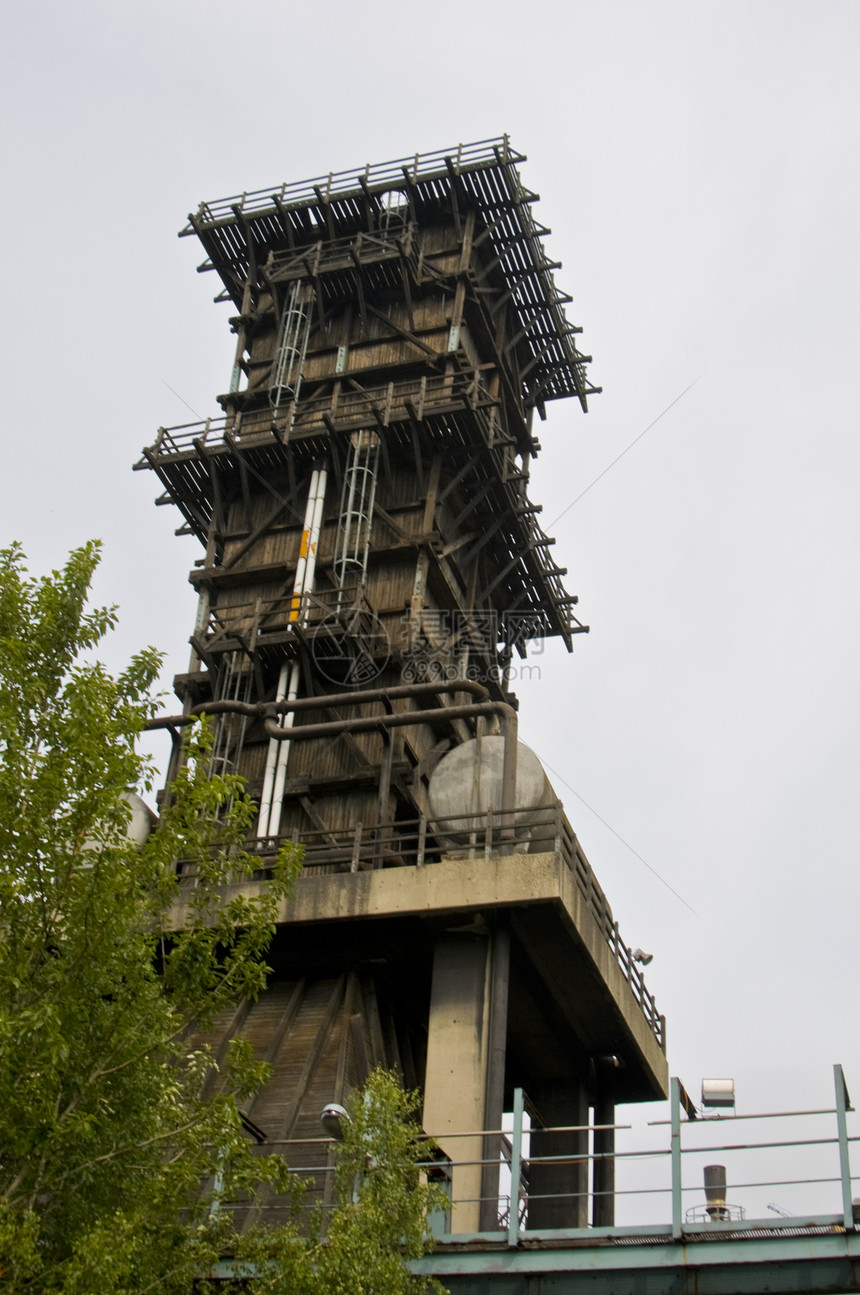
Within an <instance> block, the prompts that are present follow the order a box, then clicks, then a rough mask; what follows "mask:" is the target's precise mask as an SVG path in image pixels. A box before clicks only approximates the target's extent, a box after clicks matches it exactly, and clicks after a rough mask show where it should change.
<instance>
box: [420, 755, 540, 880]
mask: <svg viewBox="0 0 860 1295" xmlns="http://www.w3.org/2000/svg"><path fill="white" fill-rule="evenodd" d="M504 752H505V741H504V738H502V737H498V736H493V737H484V738H481V739H480V741H478V739H476V738H472V740H471V741H469V742H463V743H461V744H460V746H455V747H454V749H453V751H449V752H448V753H447V755H445V756H443V757H442V759H441V760H440V761H439V763H438V764H437V766H436V768H435V770H434V771H433V774H432V776H431V778H430V786H429V789H428V806H429V810H430V817H431V818H432V819H434V820H435V821H436V826H437V831H438V834H439V836H440V839H441V842H442V844H443V845H445V846H446V847H447V848H449V849H454V850H460V849H462V848H463V847H464V846H467V845H470V844H474V842H470V839H469V838H470V836H471V835H473V834H477V835H478V836H479V837H480V835H481V834H482V833H483V832H484V830H485V828H486V822H487V819H486V815H487V810H490V809H492V810H500V809H501V807H502V766H503V763H504ZM556 799H557V798H556V794H555V792H554V791H553V789H552V786H551V785H550V781H549V779H548V778H547V776H546V773H545V771H544V767H543V765H542V764H541V762H540V760H539V759H538V758H537V756H536V755H535V753H534V751H532V750H531V748H530V747H527V746H525V745H524V744H523V743H522V742H518V743H517V789H516V795H515V797H514V804H515V806H516V810H517V813H516V815H515V817H514V833H515V836H516V840H517V848H518V849H519V850H522V851H525V850H528V851H530V852H531V853H532V854H538V853H541V852H543V851H547V850H554V849H555V816H554V814H553V813H552V812H551V811H552V809H553V807H554V806H555V804H556ZM464 814H465V815H469V816H470V817H467V818H462V817H460V816H461V815H464ZM472 816H474V817H472Z"/></svg>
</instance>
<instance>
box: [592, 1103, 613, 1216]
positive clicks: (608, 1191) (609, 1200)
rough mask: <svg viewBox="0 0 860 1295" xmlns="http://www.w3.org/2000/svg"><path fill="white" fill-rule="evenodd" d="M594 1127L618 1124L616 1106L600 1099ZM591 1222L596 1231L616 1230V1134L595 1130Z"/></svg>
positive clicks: (607, 1129) (611, 1131)
mask: <svg viewBox="0 0 860 1295" xmlns="http://www.w3.org/2000/svg"><path fill="white" fill-rule="evenodd" d="M594 1123H595V1124H614V1123H615V1102H614V1101H613V1100H612V1098H611V1097H606V1096H600V1097H598V1099H597V1101H596V1102H595V1103H594ZM593 1180H594V1181H593V1191H594V1195H593V1201H592V1206H591V1222H592V1224H593V1226H594V1227H596V1228H611V1227H614V1226H615V1130H614V1129H609V1128H605V1129H598V1128H596V1129H595V1130H594V1173H593Z"/></svg>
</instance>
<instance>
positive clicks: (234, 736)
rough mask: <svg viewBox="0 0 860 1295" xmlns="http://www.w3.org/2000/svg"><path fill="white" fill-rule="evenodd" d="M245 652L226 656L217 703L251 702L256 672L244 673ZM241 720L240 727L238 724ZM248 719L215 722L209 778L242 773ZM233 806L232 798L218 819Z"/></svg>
mask: <svg viewBox="0 0 860 1295" xmlns="http://www.w3.org/2000/svg"><path fill="white" fill-rule="evenodd" d="M243 656H244V653H242V652H240V651H238V650H237V651H235V652H230V653H228V654H227V655H226V657H225V659H224V661H223V663H222V665H221V667H220V669H219V671H218V685H217V688H216V697H215V700H216V701H242V702H249V701H250V700H251V692H252V681H253V672H252V670H251V669H250V667H249V668H248V669H247V670H242V669H241V668H240V666H241V659H242V657H243ZM237 719H238V724H237ZM247 724H248V720H247V716H245V715H241V716H238V717H237V716H236V715H230V714H225V715H219V716H217V718H216V721H215V735H214V739H213V742H212V755H211V757H210V760H209V777H210V778H215V777H218V776H225V775H227V774H232V773H238V772H239V760H240V758H241V755H242V748H243V747H244V745H245V729H246V728H247ZM232 805H233V800H232V798H231V799H230V800H229V801H228V802H226V803H225V804H224V805H223V806H222V808H221V810H220V811H219V815H218V816H219V818H222V817H224V816H225V815H226V814H229V812H230V810H231V808H232Z"/></svg>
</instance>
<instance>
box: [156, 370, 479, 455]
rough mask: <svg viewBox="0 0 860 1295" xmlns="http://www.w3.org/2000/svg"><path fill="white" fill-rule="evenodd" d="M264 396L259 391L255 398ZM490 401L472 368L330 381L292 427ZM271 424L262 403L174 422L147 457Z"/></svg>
mask: <svg viewBox="0 0 860 1295" xmlns="http://www.w3.org/2000/svg"><path fill="white" fill-rule="evenodd" d="M264 395H265V393H263V392H261V396H260V398H261V400H262V399H263V397H264ZM495 404H496V402H495V401H494V400H493V398H492V397H491V396H490V395H489V393H488V392H487V390H486V388H485V387H484V386H483V384H482V383H481V382H480V378H479V374H478V372H477V371H475V372H472V373H455V374H440V375H439V376H437V377H431V378H428V377H423V378H417V379H414V380H412V379H410V380H407V381H399V382H387V383H384V384H380V385H378V386H374V387H363V388H361V389H360V390H355V389H353V388H349V387H347V386H345V385H343V386H341V387H340V389H338V387H337V385H336V386H335V390H334V391H333V392H332V393H331V394H330V395H326V396H319V397H315V398H312V399H308V400H300V401H298V403H297V406H296V412H295V419H294V430H295V431H296V432H300V431H309V430H322V429H324V428H326V426H327V424H326V419H329V420H334V419H337V421H338V424H339V425H342V426H343V429H344V430H345V431H348V430H349V429H350V428H351V427H353V426H356V427H359V426H364V425H367V426H370V427H375V426H376V425H377V422H378V421H380V420H381V422H382V424H383V426H387V425H388V424H389V423H391V422H394V421H400V422H403V421H406V420H408V419H409V418H410V417H411V416H412V414H411V411H410V408H409V407H410V405H411V406H412V410H414V412H415V414H416V415H417V418H418V420H419V421H420V420H421V419H423V418H424V417H425V415H427V414H432V413H434V412H436V411H437V410H438V411H440V412H441V411H444V410H447V409H449V408H456V407H458V406H459V407H464V406H469V407H470V408H476V407H479V406H486V407H490V406H492V405H495ZM277 425H278V424H277V420H276V419H274V420H273V417H272V411H271V409H270V407H269V405H268V403H266V404H261V405H260V406H259V407H258V408H248V409H247V410H244V411H239V412H237V413H235V414H221V415H219V416H218V417H216V418H204V419H200V420H199V421H197V422H194V423H179V424H177V425H176V426H175V427H159V429H158V432H157V435H156V438H155V441H154V443H153V444H152V445H151V446H149V447H148V452H147V459H149V456H151V457H152V458H153V459H155V460H156V461H157V460H159V459H172V458H175V457H179V456H182V455H188V454H192V453H193V452H195V451H196V450H198V449H206V450H212V449H221V448H226V447H228V446H229V444H230V439H233V440H235V442H236V444H237V445H242V444H246V445H247V444H249V443H251V442H253V441H256V440H262V441H267V440H268V441H271V439H272V436H273V427H274V428H277ZM140 466H141V467H146V466H148V464H147V461H146V460H144V461H143V462H141V464H140Z"/></svg>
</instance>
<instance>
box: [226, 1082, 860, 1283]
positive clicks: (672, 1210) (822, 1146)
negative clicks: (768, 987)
mask: <svg viewBox="0 0 860 1295" xmlns="http://www.w3.org/2000/svg"><path fill="white" fill-rule="evenodd" d="M833 1077H834V1084H835V1097H836V1100H835V1103H834V1105H833V1106H829V1107H824V1108H821V1109H816V1110H800V1111H768V1112H764V1113H757V1114H750V1115H736V1114H730V1115H719V1116H716V1115H712V1116H709V1117H705V1118H703V1117H702V1115H701V1112H698V1111H696V1110H695V1108H694V1107H692V1106H691V1105H689V1104H688V1105H687V1108H686V1113H685V1108H684V1100H685V1099H686V1095H684V1099H682V1094H683V1093H684V1090H683V1085H682V1084H681V1083H680V1081H679V1080H678V1079H673V1080H672V1090H671V1092H672V1095H671V1098H670V1103H669V1105H670V1115H669V1118H668V1119H662V1120H652V1121H649V1122H648V1123H647V1124H646V1125H645V1129H644V1130H643V1129H642V1128H637V1127H636V1126H635V1125H633V1124H630V1123H617V1124H612V1125H606V1124H584V1125H577V1126H569V1125H565V1126H559V1127H556V1126H544V1125H539V1124H538V1123H536V1122H535V1120H534V1119H532V1120H531V1121H530V1120H529V1117H528V1111H529V1109H530V1102H529V1099H528V1096H527V1094H525V1093H524V1092H523V1090H522V1089H515V1090H514V1109H513V1111H512V1112H511V1113H510V1114H509V1115H507V1116H506V1117H505V1119H504V1127H503V1128H501V1129H479V1130H472V1131H469V1132H462V1133H455V1134H448V1135H446V1136H445V1137H444V1138H442V1142H443V1143H444V1150H443V1151H442V1152H440V1150H439V1149H438V1148H437V1149H436V1150H435V1151H434V1153H433V1155H432V1156H428V1158H427V1160H426V1161H425V1162H423V1165H422V1167H423V1168H424V1170H425V1172H427V1173H428V1174H431V1175H432V1176H434V1177H435V1178H436V1179H437V1180H438V1181H440V1182H442V1183H443V1184H444V1185H445V1187H446V1191H447V1193H448V1195H449V1199H450V1207H451V1209H450V1212H449V1213H447V1214H446V1215H444V1216H440V1215H437V1216H436V1217H435V1218H434V1219H433V1220H431V1230H432V1233H433V1235H434V1237H435V1239H436V1243H437V1247H438V1249H437V1253H438V1252H439V1250H441V1251H444V1250H445V1248H446V1247H447V1246H452V1247H456V1246H459V1245H463V1244H465V1243H467V1244H468V1245H469V1246H470V1247H474V1246H475V1245H476V1244H480V1245H481V1246H483V1248H493V1247H494V1246H495V1247H505V1248H511V1247H521V1246H523V1245H526V1246H530V1247H532V1248H535V1247H537V1248H540V1247H541V1246H544V1247H549V1248H557V1247H558V1246H559V1245H561V1244H564V1243H565V1242H568V1243H571V1244H572V1245H574V1246H576V1248H577V1249H579V1248H581V1247H583V1246H585V1247H587V1246H589V1245H594V1246H605V1245H607V1244H610V1243H612V1242H615V1243H616V1244H622V1245H623V1244H633V1243H634V1242H636V1241H640V1242H644V1243H646V1244H647V1243H648V1242H651V1243H657V1242H660V1241H663V1242H670V1241H677V1242H683V1243H695V1242H707V1241H709V1240H713V1241H723V1242H725V1241H731V1240H743V1239H744V1238H745V1237H746V1238H750V1239H759V1238H762V1237H768V1236H770V1237H774V1238H777V1239H778V1238H780V1237H782V1238H790V1237H799V1236H816V1235H829V1236H837V1235H840V1234H841V1235H844V1234H846V1233H853V1232H854V1231H856V1230H858V1227H860V1206H858V1207H855V1206H854V1204H853V1203H852V1192H853V1186H854V1184H855V1183H856V1182H857V1175H853V1174H852V1173H851V1165H850V1149H851V1146H852V1144H854V1143H857V1142H858V1141H860V1137H858V1136H857V1135H856V1134H851V1135H849V1132H848V1122H847V1121H848V1115H849V1114H850V1113H851V1112H852V1107H851V1104H850V1101H849V1099H848V1093H847V1088H846V1085H845V1079H844V1075H843V1071H842V1067H841V1066H840V1065H836V1066H834V1067H833ZM688 1100H689V1099H686V1101H687V1102H688ZM691 1115H692V1118H690V1116H691ZM773 1120H777V1121H780V1122H782V1123H780V1124H778V1125H777V1126H776V1128H777V1129H778V1131H779V1134H780V1136H776V1135H774V1134H773V1133H772V1132H771V1130H772V1129H773V1128H774V1125H773V1124H771V1123H768V1124H765V1123H764V1122H765V1121H768V1122H770V1121H773ZM808 1120H816V1121H817V1122H818V1124H817V1127H816V1128H815V1130H814V1134H813V1135H809V1136H803V1134H802V1133H801V1132H799V1131H798V1123H799V1122H800V1121H808ZM751 1124H753V1125H754V1128H753V1131H752V1133H751V1134H749V1135H744V1134H743V1133H739V1132H738V1129H748V1128H749V1127H750V1125H751ZM660 1129H662V1130H663V1133H664V1135H665V1134H668V1139H666V1138H665V1136H664V1140H663V1145H661V1146H655V1145H653V1133H652V1132H650V1131H652V1130H660ZM607 1133H611V1134H612V1138H613V1141H614V1144H615V1145H614V1147H613V1149H612V1150H610V1151H608V1152H607V1151H605V1150H604V1151H600V1150H595V1144H596V1139H597V1137H598V1135H602V1136H603V1137H604V1139H605V1135H606V1134H607ZM559 1135H560V1136H562V1137H567V1138H570V1139H578V1141H579V1143H580V1146H579V1147H578V1148H577V1150H576V1151H575V1152H574V1153H572V1154H568V1155H550V1154H544V1152H543V1151H542V1150H541V1149H540V1146H541V1141H540V1140H541V1139H544V1143H543V1145H544V1146H546V1145H548V1144H547V1141H546V1139H548V1138H552V1137H556V1140H557V1138H558V1136H559ZM621 1135H623V1139H624V1146H622V1145H621V1142H622V1136H621ZM488 1141H489V1142H490V1144H491V1145H496V1146H498V1147H499V1148H500V1153H499V1156H498V1157H497V1158H494V1159H493V1160H486V1159H475V1158H470V1157H468V1156H466V1155H459V1154H458V1151H457V1148H458V1145H459V1146H462V1147H466V1146H469V1145H471V1146H474V1145H476V1144H477V1145H486V1144H487V1142H488ZM643 1141H645V1143H646V1145H645V1146H642V1145H641V1144H642V1142H643ZM667 1141H668V1145H667ZM637 1142H638V1143H639V1145H635V1144H636V1143H637ZM331 1145H332V1142H331V1139H326V1138H314V1139H308V1138H305V1139H302V1140H290V1141H278V1140H272V1141H269V1140H268V1139H266V1140H265V1141H264V1142H263V1143H262V1144H261V1145H260V1147H259V1148H258V1152H259V1154H261V1155H266V1154H272V1153H277V1154H281V1155H283V1156H284V1157H285V1158H286V1160H287V1161H288V1163H289V1164H290V1167H291V1168H293V1169H294V1171H295V1172H296V1173H298V1174H299V1176H300V1177H302V1178H303V1179H305V1180H306V1181H307V1180H309V1179H314V1180H315V1192H313V1193H312V1199H313V1198H314V1197H316V1199H318V1198H319V1195H320V1194H321V1193H322V1192H323V1190H324V1184H325V1181H326V1178H327V1176H329V1175H330V1174H331V1172H332V1168H331V1160H330V1158H329V1157H328V1148H329V1147H330V1146H331ZM604 1145H605V1141H604ZM715 1156H717V1157H719V1158H720V1160H721V1161H722V1162H724V1164H725V1168H726V1177H727V1182H728V1191H729V1193H730V1194H731V1196H732V1197H733V1198H737V1200H739V1201H743V1202H744V1203H743V1204H742V1205H734V1204H732V1205H730V1204H728V1202H725V1203H724V1204H721V1203H720V1202H719V1201H714V1200H713V1198H712V1200H711V1201H708V1200H707V1199H706V1196H705V1188H704V1180H703V1176H702V1174H701V1167H700V1165H697V1170H696V1172H697V1181H695V1182H692V1181H690V1166H691V1165H692V1163H693V1162H694V1161H698V1162H701V1164H704V1162H705V1161H706V1160H708V1161H713V1158H714V1157H715ZM780 1160H781V1161H782V1163H783V1165H785V1164H786V1162H787V1164H788V1170H789V1171H788V1172H787V1173H786V1172H784V1171H783V1170H780V1169H779V1168H774V1166H775V1165H778V1163H779V1161H780ZM607 1162H611V1165H612V1174H613V1177H614V1182H615V1186H614V1188H611V1189H609V1190H608V1191H606V1192H604V1193H601V1192H600V1191H595V1190H594V1189H593V1183H594V1182H595V1179H596V1177H599V1176H596V1175H595V1169H596V1167H597V1166H599V1165H601V1164H603V1165H605V1164H606V1163H607ZM484 1166H488V1167H491V1168H493V1169H494V1170H495V1169H498V1171H499V1183H498V1192H497V1193H496V1194H494V1195H493V1197H492V1198H487V1199H488V1200H491V1201H492V1206H493V1208H492V1211H491V1213H492V1214H493V1215H494V1216H495V1219H496V1226H495V1227H494V1228H493V1229H492V1230H488V1231H483V1232H478V1233H476V1232H469V1233H467V1234H464V1233H458V1232H457V1231H456V1224H457V1215H458V1209H459V1208H461V1207H466V1208H467V1209H469V1208H470V1207H471V1212H472V1213H474V1212H475V1210H474V1207H476V1206H477V1205H478V1204H479V1203H480V1201H479V1199H478V1198H475V1197H468V1198H464V1197H461V1196H459V1195H458V1186H457V1184H458V1178H459V1173H458V1171H468V1170H470V1169H472V1170H474V1169H475V1168H476V1167H484ZM684 1166H687V1173H686V1174H684V1173H683V1172H682V1168H683V1167H684ZM552 1175H555V1181H556V1182H559V1181H562V1180H565V1179H566V1182H565V1185H564V1188H563V1189H562V1190H549V1191H548V1190H547V1184H548V1182H549V1181H550V1179H551V1176H552ZM471 1180H472V1181H474V1174H472V1175H471ZM578 1183H581V1184H583V1187H582V1189H581V1190H578V1189H577V1185H578ZM590 1184H591V1185H592V1186H591V1187H590V1186H589V1185H590ZM358 1190H360V1184H359V1186H358ZM601 1194H603V1195H606V1196H611V1197H612V1199H613V1202H614V1213H615V1218H616V1221H615V1222H613V1223H611V1224H606V1225H602V1226H601V1225H594V1224H593V1223H592V1222H591V1221H590V1219H591V1217H592V1216H593V1214H594V1212H595V1211H596V1210H598V1209H599V1208H600V1207H599V1206H598V1201H599V1198H600V1196H601ZM774 1196H776V1197H777V1198H778V1200H780V1201H781V1202H782V1204H776V1203H775V1202H774V1200H773V1198H774ZM691 1198H697V1199H695V1200H694V1203H693V1205H692V1207H691V1208H689V1209H687V1210H683V1208H682V1201H683V1200H684V1199H687V1200H689V1199H691ZM801 1198H802V1199H801ZM788 1201H790V1202H792V1203H793V1204H794V1205H795V1206H796V1207H797V1208H796V1209H789V1208H785V1203H786V1202H788ZM548 1204H550V1205H552V1206H554V1207H555V1208H554V1212H555V1213H556V1215H558V1214H559V1213H561V1214H562V1215H563V1214H564V1213H565V1212H567V1213H568V1215H569V1217H570V1218H571V1219H574V1218H576V1217H579V1218H580V1219H583V1216H584V1219H585V1220H588V1221H587V1222H582V1223H581V1224H580V1225H579V1226H576V1225H574V1224H573V1223H571V1224H570V1225H569V1226H557V1227H541V1226H539V1224H538V1223H537V1222H536V1219H537V1218H538V1216H539V1215H540V1214H541V1213H542V1212H544V1213H545V1207H546V1206H547V1205H548ZM589 1207H590V1208H589ZM237 1208H242V1207H241V1206H239V1207H237ZM602 1212H604V1213H605V1210H603V1211H602ZM612 1212H613V1211H610V1213H612ZM265 1216H266V1206H265V1205H264V1206H263V1208H262V1211H261V1217H262V1218H263V1219H265ZM619 1219H621V1220H622V1221H620V1222H619V1221H618V1220H619ZM852 1289H854V1288H853V1287H852Z"/></svg>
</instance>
